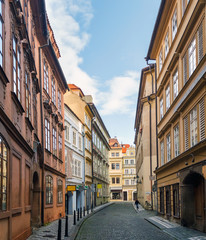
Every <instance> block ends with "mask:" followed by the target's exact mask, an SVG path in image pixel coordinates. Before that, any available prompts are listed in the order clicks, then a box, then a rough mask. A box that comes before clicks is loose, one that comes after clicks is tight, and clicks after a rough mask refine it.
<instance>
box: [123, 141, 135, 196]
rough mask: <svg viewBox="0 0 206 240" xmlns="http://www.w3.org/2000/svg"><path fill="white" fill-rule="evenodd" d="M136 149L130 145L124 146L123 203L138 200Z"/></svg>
mask: <svg viewBox="0 0 206 240" xmlns="http://www.w3.org/2000/svg"><path fill="white" fill-rule="evenodd" d="M136 182H137V181H136V164H135V148H134V147H133V146H131V147H129V145H128V144H124V145H123V146H122V193H123V201H135V200H136V199H137V184H136Z"/></svg>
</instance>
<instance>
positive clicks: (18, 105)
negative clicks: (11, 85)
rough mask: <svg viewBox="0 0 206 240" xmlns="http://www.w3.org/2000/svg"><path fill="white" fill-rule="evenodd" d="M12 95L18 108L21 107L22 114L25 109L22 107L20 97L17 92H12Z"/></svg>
mask: <svg viewBox="0 0 206 240" xmlns="http://www.w3.org/2000/svg"><path fill="white" fill-rule="evenodd" d="M11 97H12V99H13V101H14V103H15V104H16V106H17V108H18V109H19V112H20V114H21V115H22V114H23V113H24V112H25V111H24V108H23V107H22V105H21V103H20V101H19V99H18V98H17V95H16V93H14V92H11Z"/></svg>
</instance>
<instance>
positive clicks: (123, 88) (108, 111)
mask: <svg viewBox="0 0 206 240" xmlns="http://www.w3.org/2000/svg"><path fill="white" fill-rule="evenodd" d="M106 85H107V88H108V91H107V92H103V93H101V95H100V102H101V103H102V104H101V108H100V113H101V114H102V115H112V114H116V113H123V114H128V113H130V111H131V107H132V106H133V105H134V101H133V100H132V99H131V97H132V96H134V95H135V96H137V92H138V88H139V73H138V72H133V71H129V72H127V73H126V74H125V75H124V76H118V77H114V78H113V79H111V80H109V81H107V82H106ZM135 104H136V102H135ZM132 110H133V109H132ZM133 111H134V110H133ZM133 111H132V112H133Z"/></svg>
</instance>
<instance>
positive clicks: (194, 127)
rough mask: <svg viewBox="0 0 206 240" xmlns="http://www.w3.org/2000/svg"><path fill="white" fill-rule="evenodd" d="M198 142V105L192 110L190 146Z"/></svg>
mask: <svg viewBox="0 0 206 240" xmlns="http://www.w3.org/2000/svg"><path fill="white" fill-rule="evenodd" d="M197 143H198V123H197V106H195V107H194V108H193V109H192V111H191V112H190V146H191V147H193V146H194V145H196V144H197Z"/></svg>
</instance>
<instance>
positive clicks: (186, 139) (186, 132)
mask: <svg viewBox="0 0 206 240" xmlns="http://www.w3.org/2000/svg"><path fill="white" fill-rule="evenodd" d="M184 132H185V150H187V149H188V148H189V131H188V115H187V116H186V117H185V118H184Z"/></svg>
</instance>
